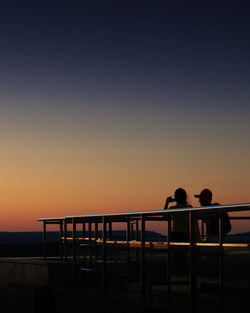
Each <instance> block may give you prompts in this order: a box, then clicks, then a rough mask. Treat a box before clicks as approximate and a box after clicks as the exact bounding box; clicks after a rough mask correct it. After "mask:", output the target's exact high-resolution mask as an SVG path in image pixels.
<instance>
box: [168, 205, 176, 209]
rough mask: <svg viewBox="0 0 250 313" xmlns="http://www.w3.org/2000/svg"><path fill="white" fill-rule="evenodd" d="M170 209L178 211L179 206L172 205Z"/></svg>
mask: <svg viewBox="0 0 250 313" xmlns="http://www.w3.org/2000/svg"><path fill="white" fill-rule="evenodd" d="M169 209H177V206H176V205H172V206H170V207H169Z"/></svg>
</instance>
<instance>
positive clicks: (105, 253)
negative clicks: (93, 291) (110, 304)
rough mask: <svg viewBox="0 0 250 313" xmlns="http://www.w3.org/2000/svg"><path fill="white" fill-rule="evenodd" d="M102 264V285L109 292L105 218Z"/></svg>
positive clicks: (104, 220)
mask: <svg viewBox="0 0 250 313" xmlns="http://www.w3.org/2000/svg"><path fill="white" fill-rule="evenodd" d="M102 225H103V230H102V241H103V246H102V262H103V268H102V283H103V290H104V292H105V291H106V290H107V273H106V271H107V269H106V257H107V251H106V248H107V247H106V241H107V222H106V218H105V216H103V217H102Z"/></svg>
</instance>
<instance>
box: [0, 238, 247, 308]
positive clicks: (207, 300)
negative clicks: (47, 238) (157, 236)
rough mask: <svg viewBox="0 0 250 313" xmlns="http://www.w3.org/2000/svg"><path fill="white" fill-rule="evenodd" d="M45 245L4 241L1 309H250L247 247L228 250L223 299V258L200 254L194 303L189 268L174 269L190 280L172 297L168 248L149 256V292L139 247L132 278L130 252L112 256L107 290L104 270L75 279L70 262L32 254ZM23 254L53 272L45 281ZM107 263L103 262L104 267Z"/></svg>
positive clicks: (50, 249)
mask: <svg viewBox="0 0 250 313" xmlns="http://www.w3.org/2000/svg"><path fill="white" fill-rule="evenodd" d="M56 247H57V246H56V245H54V244H53V243H51V244H50V245H49V246H48V250H47V252H48V254H49V255H50V256H53V254H55V253H57V250H56ZM5 248H6V247H5ZM18 249H19V250H18ZM4 251H5V252H4ZM14 251H15V253H16V254H17V251H19V255H18V256H19V257H22V258H20V259H16V258H14ZM41 251H42V246H41V245H40V244H39V245H34V244H28V245H26V246H22V245H17V246H13V245H11V246H8V247H7V249H5V250H4V249H3V247H2V254H4V255H5V256H8V258H7V259H6V258H4V257H2V258H0V271H1V268H2V269H3V264H5V263H6V262H9V263H8V267H6V270H3V272H4V273H2V275H5V277H11V279H10V280H9V281H7V282H5V283H3V279H2V278H1V277H0V283H1V287H0V303H1V308H0V309H1V312H3V313H16V312H25V313H40V312H48V313H49V312H61V313H64V312H65V313H66V312H67V313H68V312H86V313H88V312H91V313H92V312H106V311H107V312H117V313H123V312H124V313H125V312H126V313H127V312H131V313H133V312H137V313H138V312H139V313H140V312H152V313H153V312H156V313H161V312H173V313H175V312H183V311H185V312H205V313H206V312H209V313H211V312H229V313H230V312H239V313H241V312H242V313H243V312H249V311H250V288H249V287H250V284H249V282H250V279H249V264H250V254H249V251H248V250H247V249H246V250H244V251H238V250H232V251H227V254H226V256H225V273H224V274H225V290H224V297H223V305H222V304H221V297H220V292H219V288H218V275H217V274H218V273H217V270H216V268H217V259H216V258H214V257H212V258H209V257H205V258H202V259H201V260H199V263H197V274H198V275H197V282H196V287H197V292H196V293H195V305H194V306H191V305H190V294H189V290H190V289H189V285H188V284H187V283H188V278H189V277H188V271H187V272H185V273H182V274H178V275H177V274H176V275H173V277H172V278H173V280H175V281H176V282H178V281H179V282H180V281H184V282H186V284H184V285H183V284H179V285H178V284H177V285H175V286H172V293H171V294H172V296H171V298H169V297H168V288H167V286H166V281H165V277H166V261H167V258H166V254H161V253H148V255H147V258H146V270H147V287H146V294H145V297H144V298H143V296H142V293H141V290H140V284H139V276H140V273H138V268H139V264H138V261H139V260H138V259H136V253H134V254H133V253H132V255H131V256H130V257H131V263H130V272H131V273H132V274H133V275H132V276H133V279H131V280H130V281H128V279H127V277H128V276H127V266H126V253H124V251H123V252H122V253H121V252H119V253H118V254H117V255H115V253H113V254H112V257H111V256H110V258H109V261H110V263H109V265H108V268H107V271H108V277H109V279H108V284H107V288H106V291H104V290H103V286H102V283H101V278H102V273H101V270H100V271H99V273H98V274H91V273H80V272H79V273H78V274H77V275H78V276H77V280H76V281H75V282H74V283H73V280H72V266H71V263H70V262H69V263H68V264H62V263H61V262H58V261H56V260H55V259H53V260H52V259H49V261H47V262H44V261H43V260H42V259H41V258H40V259H39V258H36V259H34V258H30V257H29V254H30V256H32V257H34V256H37V257H40V256H41ZM116 257H117V258H116ZM22 260H28V261H27V262H29V260H30V262H31V263H32V264H33V265H34V264H37V265H39V264H40V265H41V264H45V265H46V266H48V269H49V270H48V274H46V275H47V276H48V277H47V276H46V275H45V276H46V279H47V278H48V281H46V282H45V283H44V282H43V283H42V284H41V277H40V276H39V275H38V274H37V272H35V271H34V267H31V268H30V270H28V272H27V267H26V265H25V264H24V263H25V262H23V261H22ZM111 261H112V262H111ZM20 264H21V265H20ZM101 266H102V265H101V264H100V268H101ZM38 276H39V278H38ZM18 277H19V278H18ZM20 277H21V279H20ZM22 277H23V279H22ZM30 277H32V279H30ZM112 277H113V278H112ZM31 280H32V281H31ZM37 282H38V283H37Z"/></svg>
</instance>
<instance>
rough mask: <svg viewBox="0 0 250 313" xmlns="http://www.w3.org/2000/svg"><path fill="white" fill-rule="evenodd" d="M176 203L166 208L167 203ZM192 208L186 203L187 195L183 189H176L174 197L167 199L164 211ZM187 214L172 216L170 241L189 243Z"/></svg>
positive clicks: (181, 213)
mask: <svg viewBox="0 0 250 313" xmlns="http://www.w3.org/2000/svg"><path fill="white" fill-rule="evenodd" d="M171 202H176V205H173V206H171V207H170V208H169V207H168V205H169V203H171ZM188 207H192V206H191V205H190V204H189V203H188V201H187V193H186V191H185V190H184V189H182V188H178V189H176V191H175V193H174V197H167V199H166V203H165V206H164V210H167V209H181V208H188ZM188 230H189V227H188V212H180V213H178V214H173V226H172V229H171V241H176V242H187V241H189V231H188Z"/></svg>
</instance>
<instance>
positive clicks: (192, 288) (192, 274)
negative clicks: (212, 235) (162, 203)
mask: <svg viewBox="0 0 250 313" xmlns="http://www.w3.org/2000/svg"><path fill="white" fill-rule="evenodd" d="M188 216H189V243H190V249H189V277H190V278H189V279H190V303H191V306H194V304H195V282H196V277H195V266H194V261H195V255H194V222H193V212H192V211H191V210H190V211H189V212H188Z"/></svg>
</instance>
